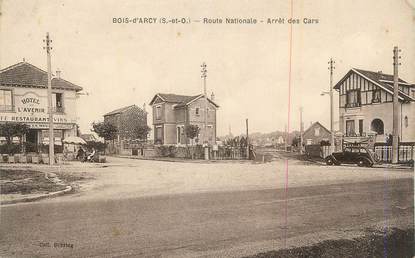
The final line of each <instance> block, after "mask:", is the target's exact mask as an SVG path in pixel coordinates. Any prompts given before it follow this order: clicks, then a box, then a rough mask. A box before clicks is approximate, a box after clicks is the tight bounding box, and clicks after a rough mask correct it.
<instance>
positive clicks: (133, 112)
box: [104, 105, 147, 154]
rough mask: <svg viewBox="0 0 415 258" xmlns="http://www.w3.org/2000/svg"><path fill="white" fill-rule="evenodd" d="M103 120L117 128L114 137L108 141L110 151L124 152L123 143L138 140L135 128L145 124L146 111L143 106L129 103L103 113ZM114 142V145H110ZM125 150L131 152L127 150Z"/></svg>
mask: <svg viewBox="0 0 415 258" xmlns="http://www.w3.org/2000/svg"><path fill="white" fill-rule="evenodd" d="M104 122H109V123H111V124H113V125H115V127H116V128H117V134H116V139H115V141H114V142H110V143H109V144H110V146H109V149H110V152H115V153H119V154H121V153H124V149H125V148H124V147H126V146H125V143H127V144H128V143H130V142H131V141H133V140H138V139H137V137H136V135H135V132H134V130H135V128H137V126H139V125H143V126H144V125H145V126H147V112H146V111H145V108H144V107H143V108H140V107H138V106H136V105H130V106H126V107H123V108H119V109H116V110H114V111H111V112H109V113H106V114H105V115H104ZM112 144H114V146H113V145H112ZM126 152H128V153H129V152H131V150H127V151H126Z"/></svg>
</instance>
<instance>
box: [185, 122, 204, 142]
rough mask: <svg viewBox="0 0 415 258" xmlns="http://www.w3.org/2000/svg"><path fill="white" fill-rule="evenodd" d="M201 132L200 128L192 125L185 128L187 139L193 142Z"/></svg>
mask: <svg viewBox="0 0 415 258" xmlns="http://www.w3.org/2000/svg"><path fill="white" fill-rule="evenodd" d="M199 132H200V128H199V126H197V125H192V124H190V125H187V126H186V128H185V134H186V137H187V138H189V139H192V140H193V139H194V138H196V137H197V136H198V135H199ZM186 144H187V142H186Z"/></svg>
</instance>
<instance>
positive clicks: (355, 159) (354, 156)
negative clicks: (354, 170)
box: [325, 147, 379, 167]
mask: <svg viewBox="0 0 415 258" xmlns="http://www.w3.org/2000/svg"><path fill="white" fill-rule="evenodd" d="M325 160H326V164H327V165H341V164H342V163H347V164H357V165H358V166H359V167H372V166H373V165H374V164H375V163H377V162H378V161H379V160H378V158H377V156H376V154H375V153H374V152H373V151H371V150H369V149H367V148H365V147H345V148H344V149H343V151H341V152H333V153H332V154H331V155H329V156H327V157H326V159H325Z"/></svg>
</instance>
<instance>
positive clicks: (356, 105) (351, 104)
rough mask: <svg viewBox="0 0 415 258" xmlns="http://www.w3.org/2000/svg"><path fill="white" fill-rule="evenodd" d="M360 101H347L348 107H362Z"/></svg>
mask: <svg viewBox="0 0 415 258" xmlns="http://www.w3.org/2000/svg"><path fill="white" fill-rule="evenodd" d="M360 105H361V104H360V102H354V103H346V108H355V107H360Z"/></svg>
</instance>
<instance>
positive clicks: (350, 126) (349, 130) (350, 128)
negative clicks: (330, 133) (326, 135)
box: [346, 120, 356, 136]
mask: <svg viewBox="0 0 415 258" xmlns="http://www.w3.org/2000/svg"><path fill="white" fill-rule="evenodd" d="M355 135H356V133H355V129H354V120H346V136H355Z"/></svg>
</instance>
